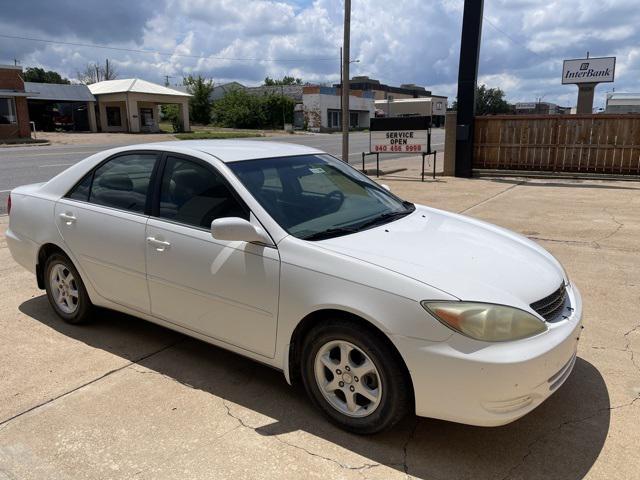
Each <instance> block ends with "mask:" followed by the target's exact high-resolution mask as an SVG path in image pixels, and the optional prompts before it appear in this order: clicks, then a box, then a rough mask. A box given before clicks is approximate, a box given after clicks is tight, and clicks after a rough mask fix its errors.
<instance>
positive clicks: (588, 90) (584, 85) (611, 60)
mask: <svg viewBox="0 0 640 480" xmlns="http://www.w3.org/2000/svg"><path fill="white" fill-rule="evenodd" d="M615 73H616V57H598V58H589V57H587V58H576V59H573V60H565V61H564V62H563V65H562V84H563V85H567V84H575V85H577V86H578V105H577V109H576V111H577V113H578V114H586V113H593V97H594V94H595V89H596V85H598V83H610V82H613V81H614V79H615Z"/></svg>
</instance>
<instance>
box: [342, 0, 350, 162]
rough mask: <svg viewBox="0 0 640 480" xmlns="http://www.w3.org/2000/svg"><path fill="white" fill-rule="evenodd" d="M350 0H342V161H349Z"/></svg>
mask: <svg viewBox="0 0 640 480" xmlns="http://www.w3.org/2000/svg"><path fill="white" fill-rule="evenodd" d="M350 30H351V0H344V39H343V44H342V49H343V55H342V77H343V78H342V82H341V83H342V85H341V87H342V91H341V92H340V93H341V94H342V161H343V162H346V163H349V63H350V62H349V55H350V54H349V43H350Z"/></svg>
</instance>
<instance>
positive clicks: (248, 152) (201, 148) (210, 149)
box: [126, 140, 325, 163]
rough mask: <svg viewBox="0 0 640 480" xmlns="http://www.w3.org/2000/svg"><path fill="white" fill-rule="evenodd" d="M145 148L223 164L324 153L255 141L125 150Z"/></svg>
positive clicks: (190, 142) (186, 143) (184, 143)
mask: <svg viewBox="0 0 640 480" xmlns="http://www.w3.org/2000/svg"><path fill="white" fill-rule="evenodd" d="M145 148H152V149H154V150H167V151H176V152H184V151H185V150H193V151H194V152H203V153H207V154H209V155H213V156H214V157H216V158H218V159H220V160H221V161H223V162H225V163H226V162H236V161H240V160H255V159H259V158H273V157H290V156H294V155H313V154H319V153H325V152H323V151H322V150H318V149H317V148H312V147H307V146H305V145H297V144H294V143H284V142H271V141H255V140H176V141H171V142H158V143H145V144H137V145H131V146H130V147H128V148H126V150H144V149H145Z"/></svg>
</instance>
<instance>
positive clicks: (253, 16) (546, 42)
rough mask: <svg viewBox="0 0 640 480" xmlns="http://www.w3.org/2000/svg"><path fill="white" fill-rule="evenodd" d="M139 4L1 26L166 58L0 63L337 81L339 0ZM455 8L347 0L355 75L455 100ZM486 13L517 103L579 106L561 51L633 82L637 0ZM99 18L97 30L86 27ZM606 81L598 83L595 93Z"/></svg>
mask: <svg viewBox="0 0 640 480" xmlns="http://www.w3.org/2000/svg"><path fill="white" fill-rule="evenodd" d="M34 1H40V2H42V5H43V7H42V9H44V10H43V11H49V10H51V8H50V5H51V4H50V3H49V2H48V1H47V0H34ZM114 1H119V2H122V1H123V0H114ZM129 3H130V2H129ZM135 3H136V6H137V8H136V9H135V10H134V11H133V12H132V13H131V14H130V15H128V16H126V17H123V13H122V12H123V11H126V9H123V8H119V9H116V8H113V9H109V8H102V7H101V6H100V5H103V4H102V3H100V2H98V3H96V1H94V0H86V2H85V3H84V4H83V5H84V6H83V8H81V9H78V8H74V2H65V3H60V4H59V5H58V6H57V7H56V11H55V12H53V11H51V12H52V13H51V14H52V15H53V14H55V16H56V22H55V24H56V30H55V34H53V33H52V32H51V29H50V22H44V23H43V22H38V21H34V20H33V19H32V18H33V17H32V15H31V14H30V12H28V11H27V10H28V9H27V10H25V9H23V8H17V7H16V8H12V9H9V10H8V11H7V12H5V13H4V14H3V17H2V18H1V19H0V32H3V33H5V34H11V35H21V36H32V37H36V38H54V37H55V39H58V40H63V41H75V42H82V43H105V44H109V45H113V46H118V47H124V48H134V49H135V48H139V49H145V50H154V51H160V52H169V53H172V55H160V54H145V53H133V52H118V51H109V50H99V49H94V48H88V47H71V46H61V45H51V44H49V45H47V44H42V43H34V42H23V41H17V40H16V41H10V42H9V41H3V42H0V56H1V57H4V58H0V63H2V62H3V60H4V63H6V62H7V61H10V60H11V59H12V58H13V56H17V57H19V58H20V60H21V61H22V64H23V65H42V66H44V67H46V68H51V69H55V70H58V71H60V72H61V73H63V74H65V75H68V76H71V77H75V74H76V71H77V70H81V69H82V68H83V66H84V65H86V63H87V62H93V61H96V60H101V59H104V58H105V57H109V58H110V59H112V60H113V61H114V64H115V66H116V68H118V69H119V71H120V75H121V77H125V76H140V77H143V78H146V79H148V80H151V81H156V82H159V81H162V78H163V76H164V75H171V76H173V77H175V78H174V81H177V80H179V78H180V77H181V76H182V75H187V74H194V73H195V74H198V73H199V74H203V75H205V76H208V77H211V78H213V79H214V80H215V81H216V82H221V81H230V80H237V81H240V82H244V83H247V84H258V83H260V82H261V81H262V79H263V78H264V77H265V76H267V75H269V76H272V77H274V76H275V77H281V76H282V75H285V74H293V75H295V76H298V77H301V78H303V79H305V80H308V81H328V82H335V81H337V80H338V78H339V61H338V60H339V59H338V49H339V47H340V45H341V43H342V13H343V3H342V1H341V0H314V1H311V2H310V1H308V0H296V1H294V0H291V1H286V0H245V1H242V2H239V1H237V0H161V1H157V2H151V1H150V0H145V1H144V2H140V3H139V4H138V3H137V2H135ZM94 4H95V7H93V6H92V5H94ZM33 8H36V9H37V7H33ZM462 8H463V0H397V1H395V2H389V1H388V0H369V1H366V2H363V1H360V2H354V3H353V7H352V10H353V11H352V44H351V45H352V47H351V49H352V52H351V57H352V58H353V59H358V60H359V63H354V64H352V66H351V68H352V74H368V75H370V76H372V77H374V78H379V79H380V80H381V81H383V82H386V83H391V84H400V83H416V84H421V85H424V86H426V87H427V88H429V89H432V90H433V91H434V92H436V93H444V94H446V95H449V96H450V97H454V96H455V91H456V79H457V72H458V55H459V49H460V28H461V21H462ZM47 9H48V10H47ZM96 12H98V13H99V15H98V17H99V18H98V17H97V16H96ZM485 18H486V19H487V21H485V23H484V26H483V41H482V46H483V48H482V52H481V57H480V58H481V65H480V70H479V73H480V81H482V82H485V83H487V85H489V86H492V87H500V88H502V89H504V90H505V91H506V92H507V94H508V97H509V98H510V99H512V100H522V101H526V100H533V99H535V98H536V97H539V96H544V97H545V100H549V101H557V102H560V103H563V104H571V103H574V102H575V98H576V90H577V89H575V87H571V86H562V85H561V84H560V72H561V66H562V59H563V58H575V57H579V56H582V55H584V54H585V52H586V51H587V50H588V51H590V52H591V54H592V55H617V56H618V63H617V78H618V80H617V81H616V84H615V85H614V86H615V87H616V90H619V91H620V90H638V89H640V86H638V85H637V83H636V82H637V80H636V79H637V78H639V73H640V49H638V45H640V31H639V29H638V28H637V25H638V24H640V13H639V12H638V8H637V0H549V1H546V2H542V1H540V0H492V2H486V5H485ZM96 23H98V24H100V25H103V26H104V28H102V27H101V28H98V29H96V28H94V29H88V28H85V26H86V25H91V24H96ZM78 25H82V28H80V29H79V27H78ZM107 27H108V32H109V34H108V35H107V34H106V33H101V34H96V33H95V32H107V30H106V28H107ZM190 56H193V57H198V56H202V57H206V58H191V57H190ZM221 57H224V58H227V59H226V60H225V59H220V58H221ZM232 59H245V60H232ZM289 60H294V61H289ZM296 60H297V61H296ZM610 87H611V85H608V86H601V87H599V89H598V100H599V101H600V102H601V101H602V99H603V96H604V95H603V92H604V91H605V90H606V89H608V88H610ZM451 99H452V100H453V98H451Z"/></svg>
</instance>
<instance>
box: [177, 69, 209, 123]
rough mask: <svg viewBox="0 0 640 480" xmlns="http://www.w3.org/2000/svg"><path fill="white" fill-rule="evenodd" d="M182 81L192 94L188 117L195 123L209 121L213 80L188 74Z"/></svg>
mask: <svg viewBox="0 0 640 480" xmlns="http://www.w3.org/2000/svg"><path fill="white" fill-rule="evenodd" d="M183 83H184V85H185V86H186V87H187V91H188V92H189V93H190V94H191V95H192V97H191V98H190V99H189V117H190V118H191V120H192V121H194V122H196V123H202V124H204V125H206V124H208V123H209V122H211V98H210V96H211V93H212V92H213V80H206V79H205V78H204V77H202V76H200V75H198V76H197V77H194V76H192V75H189V76H188V77H186V78H185V79H184V80H183Z"/></svg>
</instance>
